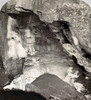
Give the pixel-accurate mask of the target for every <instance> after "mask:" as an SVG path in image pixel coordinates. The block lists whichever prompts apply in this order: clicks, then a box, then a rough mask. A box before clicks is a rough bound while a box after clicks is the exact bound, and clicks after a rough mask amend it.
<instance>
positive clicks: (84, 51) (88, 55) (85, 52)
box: [81, 48, 91, 60]
mask: <svg viewBox="0 0 91 100" xmlns="http://www.w3.org/2000/svg"><path fill="white" fill-rule="evenodd" d="M81 51H82V52H83V53H84V54H83V56H84V57H85V58H88V59H89V60H91V54H90V53H88V52H87V51H86V50H85V49H83V48H81Z"/></svg>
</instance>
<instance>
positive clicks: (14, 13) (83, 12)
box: [0, 0, 91, 97]
mask: <svg viewBox="0 0 91 100" xmlns="http://www.w3.org/2000/svg"><path fill="white" fill-rule="evenodd" d="M0 14H1V22H0V23H1V24H0V25H1V31H0V37H1V44H0V45H1V60H2V61H3V64H2V66H3V68H4V69H5V75H8V78H10V79H13V78H14V80H13V81H12V82H11V84H10V85H8V86H6V87H4V89H6V88H9V89H12V88H17V89H22V90H25V85H26V84H27V83H31V82H33V81H34V80H35V79H36V78H37V77H39V76H40V75H42V74H44V73H50V74H55V75H56V76H58V77H59V78H60V79H62V80H64V81H66V82H67V83H69V84H70V85H72V86H74V87H75V88H76V89H77V91H78V92H81V93H83V94H84V95H86V96H87V97H88V94H91V86H90V83H91V82H90V80H91V26H90V22H91V18H90V17H91V9H90V8H89V6H88V5H86V4H85V3H84V2H82V1H80V0H37V1H36V0H19V1H17V0H11V1H9V2H8V3H7V4H6V5H5V6H4V7H3V8H2V10H1V13H0ZM4 83H6V82H4Z"/></svg>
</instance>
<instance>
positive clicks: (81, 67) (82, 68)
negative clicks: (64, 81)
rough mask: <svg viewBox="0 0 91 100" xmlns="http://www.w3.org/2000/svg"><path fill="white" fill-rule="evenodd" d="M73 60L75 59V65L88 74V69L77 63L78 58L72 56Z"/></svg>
mask: <svg viewBox="0 0 91 100" xmlns="http://www.w3.org/2000/svg"><path fill="white" fill-rule="evenodd" d="M72 59H73V61H74V63H75V64H76V65H77V66H78V67H79V68H80V69H81V70H82V71H83V72H87V71H86V69H85V68H84V66H82V65H79V64H78V63H77V58H76V57H75V56H72Z"/></svg>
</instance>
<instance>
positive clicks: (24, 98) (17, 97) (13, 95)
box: [0, 90, 46, 100]
mask: <svg viewBox="0 0 91 100" xmlns="http://www.w3.org/2000/svg"><path fill="white" fill-rule="evenodd" d="M0 100H46V98H45V97H43V96H42V95H41V94H39V93H35V92H25V91H22V90H0Z"/></svg>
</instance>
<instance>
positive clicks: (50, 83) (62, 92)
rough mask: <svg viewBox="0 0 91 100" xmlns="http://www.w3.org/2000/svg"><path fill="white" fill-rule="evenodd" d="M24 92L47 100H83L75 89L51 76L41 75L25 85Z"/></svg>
mask: <svg viewBox="0 0 91 100" xmlns="http://www.w3.org/2000/svg"><path fill="white" fill-rule="evenodd" d="M26 91H33V92H36V93H40V94H41V95H43V96H44V97H45V98H46V99H47V100H49V99H50V100H66V99H67V100H85V97H84V96H82V94H80V93H78V92H77V91H76V90H75V88H73V87H72V86H70V85H69V84H67V83H65V82H64V81H62V80H61V79H60V78H58V77H57V76H55V75H51V74H44V75H41V76H40V77H38V78H37V79H36V80H35V81H34V82H32V84H27V85H26Z"/></svg>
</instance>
